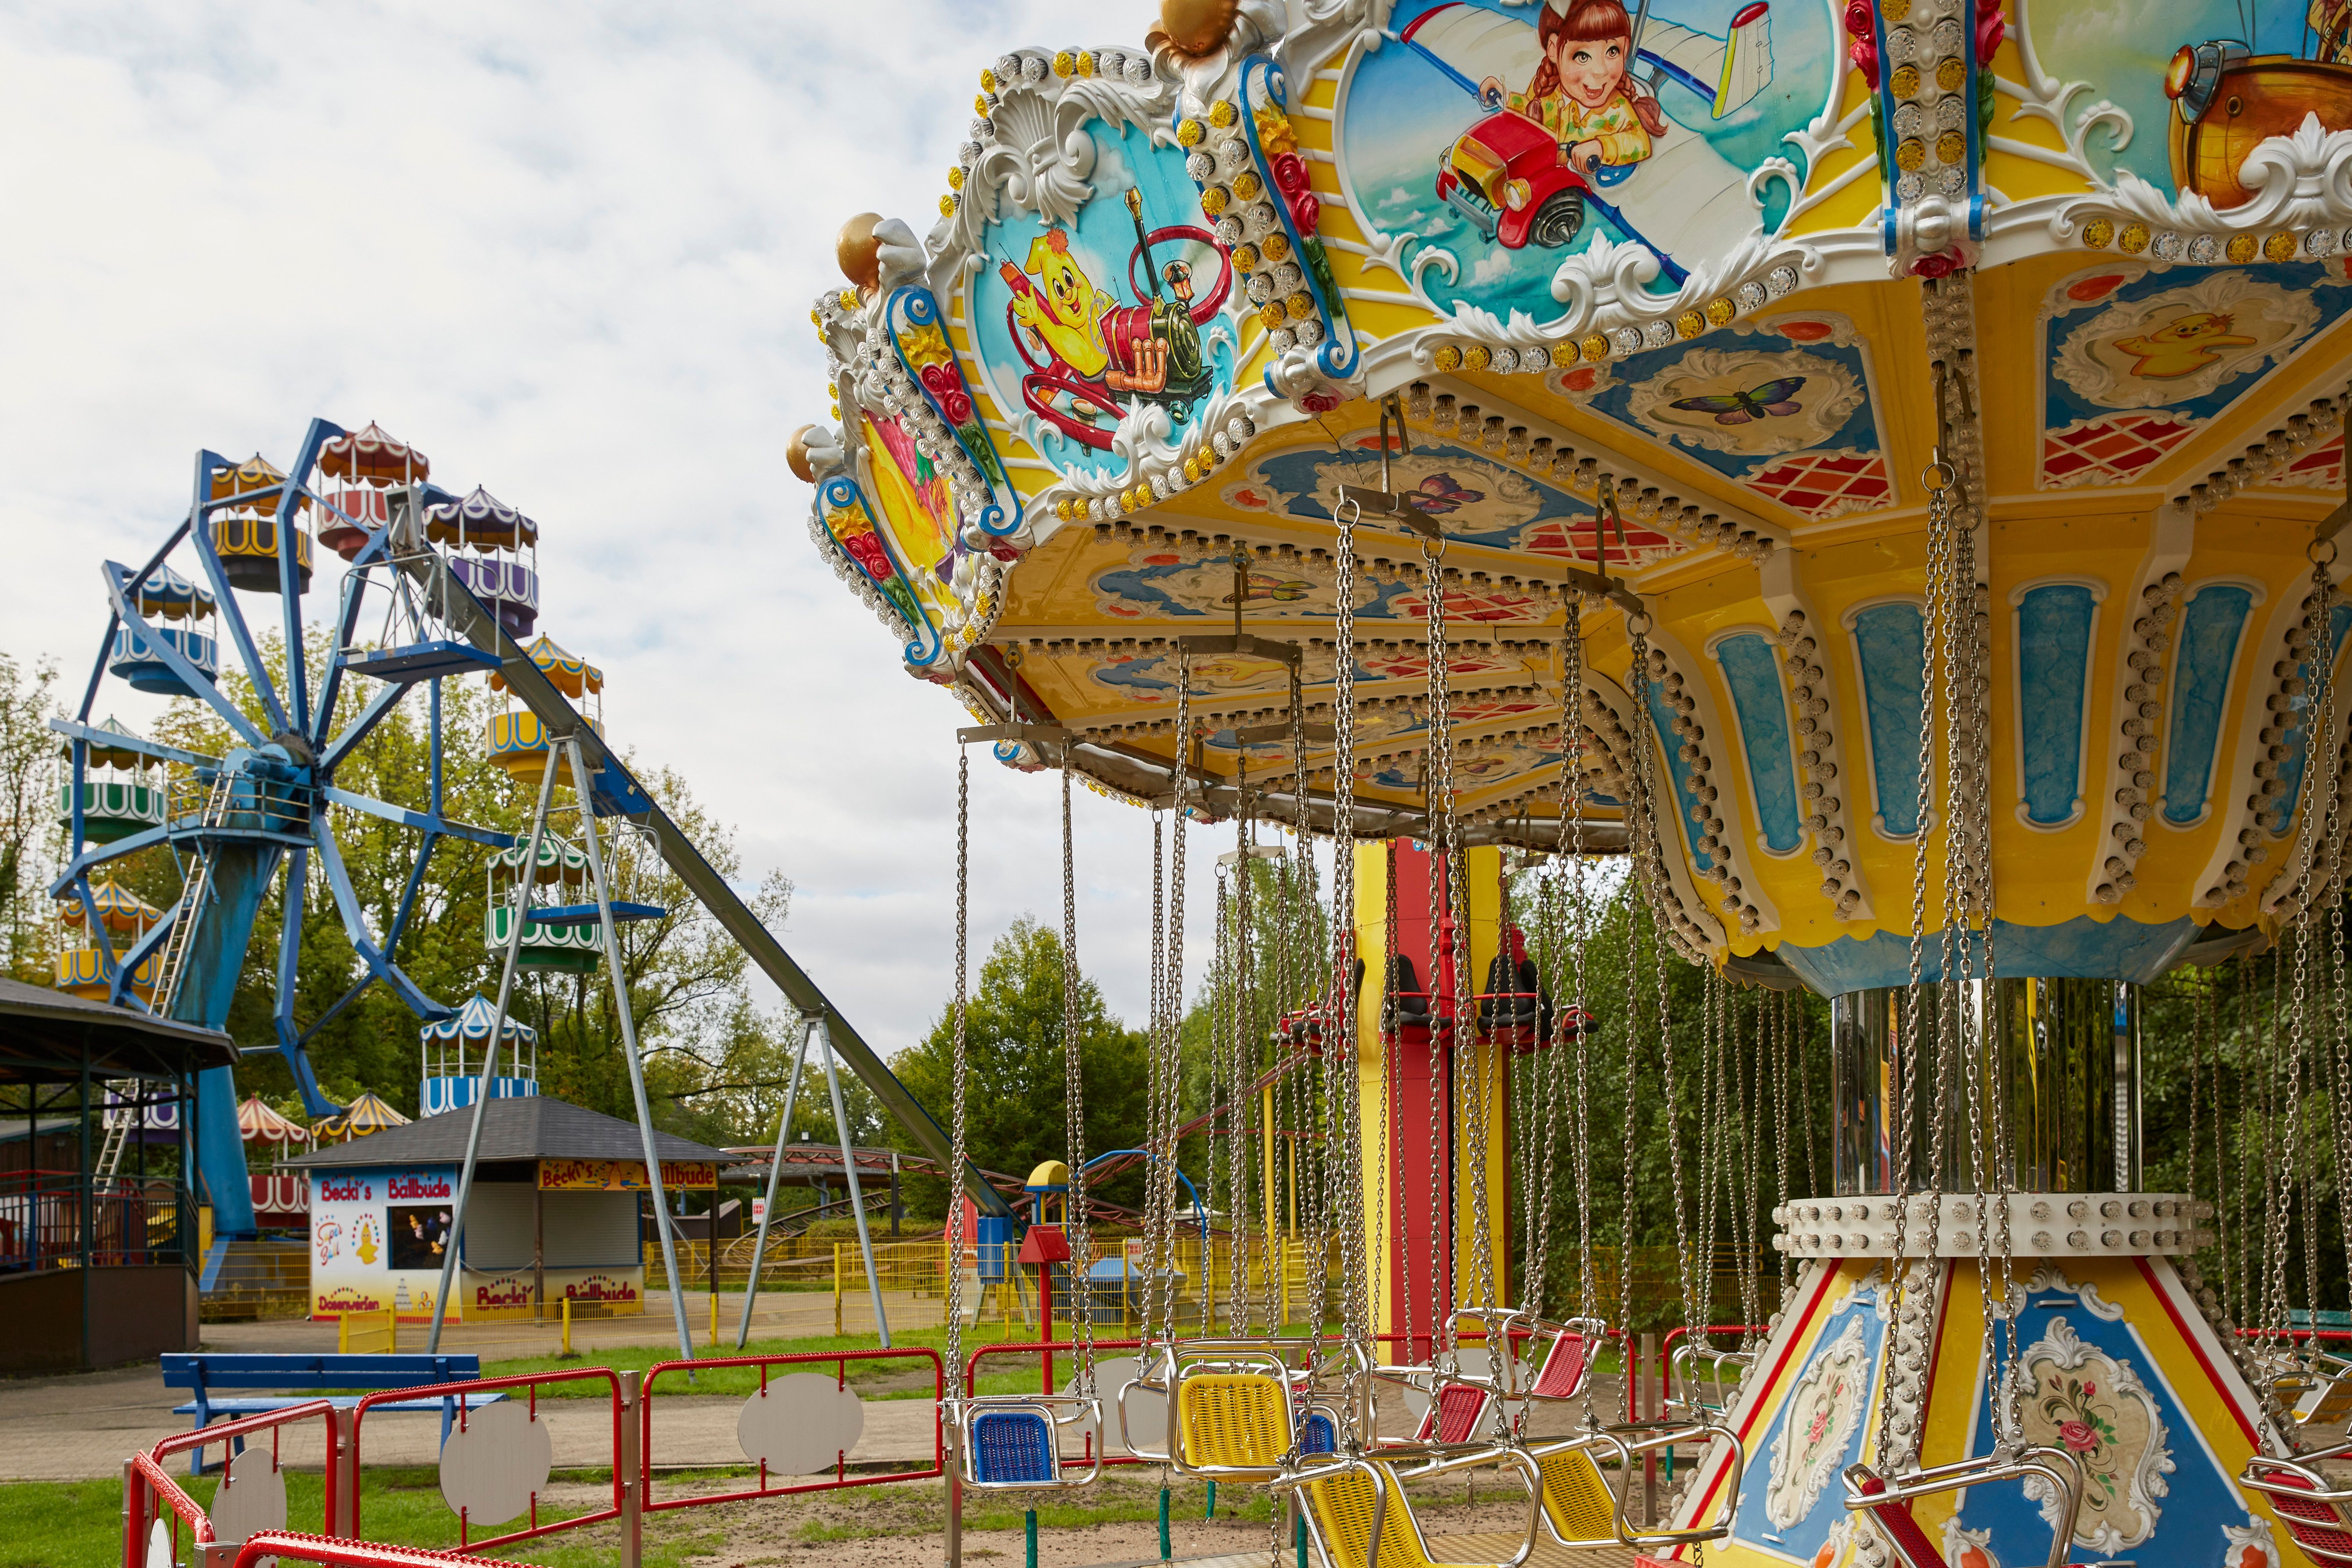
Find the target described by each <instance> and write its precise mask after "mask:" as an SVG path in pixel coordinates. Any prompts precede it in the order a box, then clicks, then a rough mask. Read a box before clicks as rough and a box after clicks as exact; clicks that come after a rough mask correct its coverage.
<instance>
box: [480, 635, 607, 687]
mask: <svg viewBox="0 0 2352 1568" xmlns="http://www.w3.org/2000/svg"><path fill="white" fill-rule="evenodd" d="M523 652H525V653H527V654H529V655H530V661H531V663H533V664H535V665H537V666H539V668H541V671H543V672H544V673H545V674H546V676H547V679H549V680H551V681H552V682H554V684H555V689H557V690H558V691H561V692H562V693H563V695H565V696H566V697H569V698H572V699H573V700H578V699H579V698H581V697H583V696H584V695H586V694H587V693H589V692H592V691H602V690H604V671H603V670H601V669H599V668H596V667H595V666H594V665H593V664H590V663H589V662H588V661H587V660H586V659H584V658H576V657H574V656H573V655H572V654H571V653H568V652H566V651H565V650H564V649H563V648H562V647H561V646H560V645H558V644H557V642H556V640H555V639H554V638H553V637H535V638H533V639H532V640H531V642H530V645H529V646H528V647H525V648H524V649H523ZM490 689H491V690H493V691H504V690H505V689H507V679H506V677H505V676H503V675H501V674H499V672H498V671H497V670H492V671H491V672H490Z"/></svg>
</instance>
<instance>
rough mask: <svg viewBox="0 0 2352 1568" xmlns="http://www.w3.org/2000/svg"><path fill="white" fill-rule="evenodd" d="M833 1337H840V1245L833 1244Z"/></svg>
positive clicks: (837, 1243)
mask: <svg viewBox="0 0 2352 1568" xmlns="http://www.w3.org/2000/svg"><path fill="white" fill-rule="evenodd" d="M833 1337H834V1338H835V1339H839V1338H840V1337H841V1243H839V1242H837V1241H836V1242H835V1243H834V1244H833Z"/></svg>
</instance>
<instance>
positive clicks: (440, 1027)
mask: <svg viewBox="0 0 2352 1568" xmlns="http://www.w3.org/2000/svg"><path fill="white" fill-rule="evenodd" d="M498 1012H499V1010H498V1008H497V1007H496V1006H495V1005H492V1004H491V1003H490V1001H489V1000H488V998H487V997H485V996H483V995H482V994H480V993H479V992H476V993H475V994H473V995H471V996H468V997H467V998H466V1005H464V1006H462V1007H460V1008H458V1009H457V1011H456V1012H455V1013H452V1014H451V1015H450V1016H447V1017H446V1018H436V1019H435V1020H434V1021H433V1022H431V1023H429V1024H427V1025H425V1026H424V1027H423V1028H421V1029H419V1030H417V1031H416V1034H417V1037H418V1038H419V1039H421V1040H423V1041H425V1044H427V1045H431V1044H432V1043H434V1042H435V1041H436V1040H440V1041H447V1040H487V1039H488V1038H489V1037H490V1024H491V1022H492V1020H494V1019H496V1018H497V1017H498ZM538 1038H539V1031H538V1030H536V1029H534V1028H532V1027H531V1026H530V1025H528V1024H519V1023H517V1022H515V1020H514V1018H513V1017H512V1016H511V1015H509V1016H508V1018H507V1019H506V1021H505V1022H504V1024H503V1025H502V1026H500V1027H499V1042H500V1043H501V1044H503V1043H505V1042H508V1041H511V1040H520V1041H521V1042H522V1043H524V1044H525V1045H529V1044H530V1042H532V1041H534V1040H536V1039H538Z"/></svg>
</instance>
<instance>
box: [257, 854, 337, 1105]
mask: <svg viewBox="0 0 2352 1568" xmlns="http://www.w3.org/2000/svg"><path fill="white" fill-rule="evenodd" d="M309 866H310V851H309V850H307V849H295V850H289V852H288V853H287V857H286V892H285V902H286V912H285V915H284V917H283V918H282V920H281V921H280V922H279V928H278V1003H277V1006H276V1008H275V1010H274V1013H273V1016H272V1019H271V1022H272V1024H273V1025H274V1026H275V1027H276V1029H277V1031H278V1055H279V1056H281V1057H284V1058H286V1068H287V1070H288V1071H289V1072H290V1073H292V1074H293V1075H294V1087H295V1088H296V1089H299V1090H300V1091H301V1094H302V1109H303V1110H304V1111H306V1112H307V1113H309V1114H310V1115H311V1116H332V1115H334V1114H335V1113H336V1112H337V1111H339V1110H341V1109H342V1108H341V1106H338V1105H336V1104H335V1103H334V1102H333V1101H332V1100H329V1099H328V1098H327V1097H326V1096H325V1095H323V1094H321V1093H320V1092H319V1078H318V1075H317V1074H316V1073H314V1072H312V1071H311V1070H310V1053H308V1052H307V1051H305V1050H303V1048H302V1035H301V1031H300V1030H299V1029H297V1028H296V1027H295V1026H294V994H295V990H296V982H297V980H298V978H299V970H300V963H301V957H302V891H303V888H304V886H305V885H306V883H307V882H308V880H309V879H308V878H306V877H305V876H304V875H303V872H304V871H305V870H307V869H308V868H309Z"/></svg>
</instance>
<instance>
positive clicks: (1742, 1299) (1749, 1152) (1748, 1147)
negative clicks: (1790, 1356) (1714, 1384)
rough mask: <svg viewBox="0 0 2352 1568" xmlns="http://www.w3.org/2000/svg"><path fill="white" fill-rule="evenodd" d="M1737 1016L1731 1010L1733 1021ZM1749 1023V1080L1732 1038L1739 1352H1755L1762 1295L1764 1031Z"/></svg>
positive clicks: (1743, 1056) (1756, 1021) (1745, 1057)
mask: <svg viewBox="0 0 2352 1568" xmlns="http://www.w3.org/2000/svg"><path fill="white" fill-rule="evenodd" d="M1759 1011H1760V1009H1759ZM1733 1017H1734V1019H1735V1021H1737V1019H1738V1010H1737V1007H1736V1006H1735V1009H1734V1013H1733ZM1751 1022H1753V1023H1754V1024H1755V1025H1756V1033H1755V1036H1754V1040H1755V1044H1756V1047H1757V1053H1756V1059H1755V1061H1754V1064H1753V1066H1754V1068H1755V1072H1754V1076H1753V1078H1752V1079H1751V1078H1750V1076H1749V1072H1748V1068H1749V1066H1750V1063H1749V1060H1748V1052H1746V1051H1743V1050H1740V1049H1738V1048H1737V1047H1738V1044H1739V1042H1738V1039H1737V1037H1736V1035H1735V1038H1734V1042H1733V1044H1734V1049H1733V1052H1732V1070H1733V1072H1734V1073H1736V1074H1737V1075H1738V1087H1739V1103H1740V1107H1741V1110H1740V1116H1739V1148H1740V1152H1741V1154H1742V1155H1743V1156H1744V1157H1745V1159H1746V1163H1747V1174H1748V1180H1747V1183H1746V1184H1745V1187H1744V1189H1743V1190H1742V1192H1741V1193H1740V1194H1739V1233H1740V1234H1739V1241H1740V1251H1739V1307H1740V1319H1739V1322H1740V1331H1739V1348H1740V1349H1741V1350H1743V1351H1752V1350H1754V1349H1755V1348H1756V1343H1755V1341H1756V1334H1755V1330H1756V1320H1757V1319H1758V1318H1759V1316H1760V1315H1761V1310H1760V1305H1759V1301H1760V1297H1761V1293H1762V1291H1761V1287H1760V1286H1759V1284H1758V1283H1757V1278H1756V1197H1757V1194H1758V1191H1759V1188H1760V1186H1761V1184H1762V1180H1763V1160H1762V1157H1761V1154H1760V1152H1759V1144H1758V1141H1757V1136H1756V1134H1757V1129H1758V1125H1759V1122H1760V1121H1761V1120H1762V1115H1763V1104H1764V1058H1763V1054H1762V1052H1763V1046H1764V1029H1763V1025H1762V1020H1761V1018H1760V1017H1759V1018H1754V1019H1751ZM1751 1089H1752V1090H1753V1093H1752V1095H1751V1092H1750V1091H1751Z"/></svg>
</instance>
